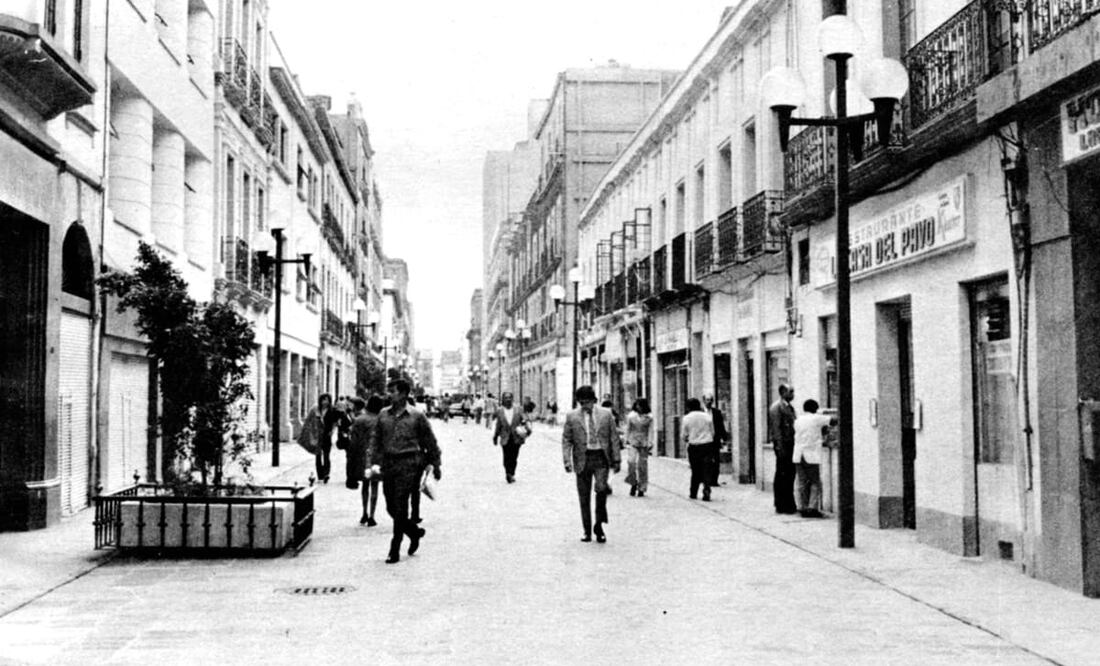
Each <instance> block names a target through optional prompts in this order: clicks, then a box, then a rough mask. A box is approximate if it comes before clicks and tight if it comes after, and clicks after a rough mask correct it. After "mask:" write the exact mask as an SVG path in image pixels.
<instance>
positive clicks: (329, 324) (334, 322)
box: [324, 308, 344, 341]
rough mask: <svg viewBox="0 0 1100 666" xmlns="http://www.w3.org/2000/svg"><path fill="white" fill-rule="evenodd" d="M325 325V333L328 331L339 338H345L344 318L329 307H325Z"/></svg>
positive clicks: (341, 339)
mask: <svg viewBox="0 0 1100 666" xmlns="http://www.w3.org/2000/svg"><path fill="white" fill-rule="evenodd" d="M324 326H325V327H324V332H325V333H328V334H329V335H331V336H332V337H334V338H336V339H337V340H340V341H343V340H344V320H343V319H340V317H339V316H338V315H337V314H336V313H335V312H333V311H332V310H329V309H328V308H325V324H324Z"/></svg>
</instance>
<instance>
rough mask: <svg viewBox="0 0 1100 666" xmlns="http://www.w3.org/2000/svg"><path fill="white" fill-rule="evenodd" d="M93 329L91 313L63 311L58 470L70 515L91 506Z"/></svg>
mask: <svg viewBox="0 0 1100 666" xmlns="http://www.w3.org/2000/svg"><path fill="white" fill-rule="evenodd" d="M91 334H92V330H91V326H90V324H89V320H88V318H87V317H85V316H83V315H78V314H72V313H70V312H62V313H61V353H60V359H59V361H60V378H59V385H58V413H57V420H58V429H57V432H58V440H59V441H58V447H57V448H58V474H59V475H60V477H61V513H62V515H65V516H69V515H72V514H74V513H76V512H77V511H79V510H81V509H83V508H84V507H86V506H88V462H89V456H88V441H89V440H88V408H89V405H88V401H89V397H90V392H89V389H90V384H89V383H90V381H91V363H92V337H91Z"/></svg>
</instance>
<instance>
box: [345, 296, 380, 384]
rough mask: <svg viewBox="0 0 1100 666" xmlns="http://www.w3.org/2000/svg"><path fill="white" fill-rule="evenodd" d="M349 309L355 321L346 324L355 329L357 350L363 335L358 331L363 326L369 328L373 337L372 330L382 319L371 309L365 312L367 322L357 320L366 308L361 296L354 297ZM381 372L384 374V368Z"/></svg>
mask: <svg viewBox="0 0 1100 666" xmlns="http://www.w3.org/2000/svg"><path fill="white" fill-rule="evenodd" d="M351 309H352V312H353V313H354V314H355V323H351V324H348V326H351V327H354V328H355V330H356V339H357V340H358V342H359V343H360V344H359V345H356V350H357V352H358V350H359V348H360V347H361V346H362V345H361V343H362V341H363V335H362V333H360V332H359V331H361V330H362V329H364V328H369V329H370V330H371V336H372V337H373V335H374V332H375V331H376V330H377V329H378V323H379V322H380V321H382V316H381V315H380V314H378V311H377V310H371V311H370V312H369V313H368V314H367V323H365V324H364V323H361V322H360V321H359V319H360V317H361V313H362V312H364V311H365V310H367V304H366V302H364V301H363V299H362V298H356V299H355V303H353V304H352V306H351ZM383 374H385V371H384V370H383Z"/></svg>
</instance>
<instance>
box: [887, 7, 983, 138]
mask: <svg viewBox="0 0 1100 666" xmlns="http://www.w3.org/2000/svg"><path fill="white" fill-rule="evenodd" d="M983 2H984V0H974V1H973V2H971V3H970V4H968V5H966V6H965V7H963V8H962V9H961V10H960V11H959V12H958V13H956V14H955V15H954V16H952V17H951V18H949V19H948V20H947V21H945V22H944V23H943V24H941V25H940V26H939V27H937V28H936V29H935V30H933V31H932V32H931V33H930V34H929V35H928V36H927V37H925V38H924V39H922V40H921V41H920V42H919V43H918V44H917V45H916V46H914V47H913V48H911V49H909V52H908V53H907V54H906V56H905V66H906V69H908V70H909V107H910V113H909V120H910V122H911V123H912V128H913V129H914V130H915V129H917V128H919V127H921V126H922V125H924V124H926V123H928V122H930V121H931V120H933V119H935V118H937V117H939V116H941V115H943V114H945V113H947V112H948V111H950V110H951V109H953V108H954V107H955V106H956V105H957V104H958V103H960V102H962V101H964V100H966V99H969V98H970V97H972V96H973V95H974V92H975V91H976V90H977V88H978V86H979V85H980V84H981V83H982V82H984V81H985V80H986V79H987V78H988V77H989V57H988V52H987V46H988V44H987V41H986V39H987V38H986V25H985V17H986V13H985V11H984V10H983V9H982V4H983Z"/></svg>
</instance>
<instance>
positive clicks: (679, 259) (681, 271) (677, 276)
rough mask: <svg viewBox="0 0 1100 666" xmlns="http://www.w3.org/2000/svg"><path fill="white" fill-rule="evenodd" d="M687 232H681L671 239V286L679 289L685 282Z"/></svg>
mask: <svg viewBox="0 0 1100 666" xmlns="http://www.w3.org/2000/svg"><path fill="white" fill-rule="evenodd" d="M686 272H687V234H686V233H683V234H680V235H679V236H677V237H676V238H673V239H672V275H671V276H670V277H671V281H670V284H671V287H672V288H673V289H679V288H680V287H683V286H684V283H685V282H687V276H686V275H685V273H686Z"/></svg>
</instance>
